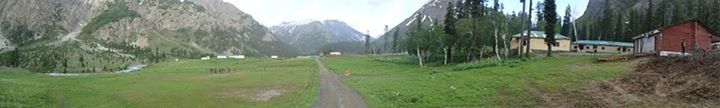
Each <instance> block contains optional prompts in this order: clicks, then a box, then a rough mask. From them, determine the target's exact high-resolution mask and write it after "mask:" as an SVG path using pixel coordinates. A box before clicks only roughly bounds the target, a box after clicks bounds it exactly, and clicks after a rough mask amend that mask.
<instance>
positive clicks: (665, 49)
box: [633, 20, 719, 56]
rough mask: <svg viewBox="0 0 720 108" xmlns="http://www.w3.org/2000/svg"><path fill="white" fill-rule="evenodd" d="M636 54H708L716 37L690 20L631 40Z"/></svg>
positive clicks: (707, 29) (700, 24) (701, 24)
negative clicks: (633, 42)
mask: <svg viewBox="0 0 720 108" xmlns="http://www.w3.org/2000/svg"><path fill="white" fill-rule="evenodd" d="M633 39H634V40H635V53H636V54H657V55H660V56H668V55H689V54H690V52H708V51H711V50H713V45H712V44H713V43H712V42H714V41H717V40H718V39H719V38H718V35H717V33H714V32H713V31H712V30H711V29H710V28H709V27H708V26H706V25H705V24H703V23H702V22H700V21H698V20H690V21H686V22H682V23H678V24H674V25H670V26H667V27H663V28H660V29H657V30H652V31H650V32H648V33H645V34H642V35H640V36H637V37H635V38H633Z"/></svg>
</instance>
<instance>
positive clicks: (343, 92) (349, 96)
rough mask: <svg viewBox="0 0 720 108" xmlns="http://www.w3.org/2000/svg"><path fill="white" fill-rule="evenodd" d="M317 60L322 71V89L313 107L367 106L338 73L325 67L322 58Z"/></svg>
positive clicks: (342, 107) (360, 107)
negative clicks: (343, 81) (341, 79)
mask: <svg viewBox="0 0 720 108" xmlns="http://www.w3.org/2000/svg"><path fill="white" fill-rule="evenodd" d="M315 62H317V64H318V70H319V72H320V91H318V97H319V98H318V100H317V101H315V104H314V105H313V108H367V104H365V101H364V100H363V99H362V97H361V96H360V95H359V94H357V92H355V91H353V90H352V89H350V87H348V86H347V85H345V84H343V83H342V82H341V81H340V77H339V76H338V75H337V74H335V73H333V72H330V71H329V70H328V69H327V68H325V65H324V64H323V63H322V61H320V58H316V59H315Z"/></svg>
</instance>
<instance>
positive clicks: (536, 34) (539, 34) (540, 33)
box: [512, 31, 570, 39]
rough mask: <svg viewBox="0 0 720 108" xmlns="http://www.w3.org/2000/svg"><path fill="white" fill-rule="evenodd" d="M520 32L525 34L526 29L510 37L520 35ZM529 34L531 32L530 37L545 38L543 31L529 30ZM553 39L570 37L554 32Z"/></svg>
mask: <svg viewBox="0 0 720 108" xmlns="http://www.w3.org/2000/svg"><path fill="white" fill-rule="evenodd" d="M521 34H522V36H526V34H527V31H526V32H522V33H519V34H515V35H513V36H512V37H520V36H521ZM530 34H531V35H530V37H531V38H545V37H546V36H545V32H544V31H530ZM555 39H570V38H568V37H567V36H564V35H560V34H555Z"/></svg>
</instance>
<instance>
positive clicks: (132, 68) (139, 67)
mask: <svg viewBox="0 0 720 108" xmlns="http://www.w3.org/2000/svg"><path fill="white" fill-rule="evenodd" d="M146 66H147V65H142V64H134V65H130V66H127V68H125V70H121V71H117V72H105V73H45V75H48V76H88V75H105V74H124V73H132V72H137V71H140V70H142V69H143V68H145V67H146Z"/></svg>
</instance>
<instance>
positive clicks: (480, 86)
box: [324, 56, 632, 108]
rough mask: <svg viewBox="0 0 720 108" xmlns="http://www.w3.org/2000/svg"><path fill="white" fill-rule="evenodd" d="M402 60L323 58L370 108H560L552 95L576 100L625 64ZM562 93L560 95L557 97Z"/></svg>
mask: <svg viewBox="0 0 720 108" xmlns="http://www.w3.org/2000/svg"><path fill="white" fill-rule="evenodd" d="M405 58H406V57H405V56H396V57H367V56H346V57H330V58H326V59H324V61H325V64H326V65H327V66H328V68H330V69H331V70H334V71H335V72H337V73H338V74H343V73H344V72H345V71H350V72H352V75H351V76H350V77H346V78H345V80H344V81H345V83H347V84H348V85H350V86H351V87H352V88H353V89H355V90H357V91H358V92H360V95H362V96H363V97H364V99H365V101H366V102H367V103H368V106H370V107H382V108H385V107H390V108H394V107H409V106H412V107H533V106H535V107H537V106H563V103H560V102H557V101H555V100H556V99H554V98H558V97H556V96H557V95H571V96H578V95H582V94H576V93H575V92H565V90H568V89H570V90H572V89H575V90H580V89H582V88H584V87H586V85H587V84H589V83H592V82H596V81H602V80H607V79H610V78H614V77H619V76H621V75H623V74H624V73H626V72H629V71H630V70H631V68H632V66H631V65H630V63H628V62H615V63H593V61H594V59H595V58H596V57H593V56H572V57H550V58H537V59H531V60H527V61H523V62H520V63H519V64H517V65H514V66H494V67H487V68H481V69H471V70H464V71H453V69H452V68H453V67H452V66H441V67H428V68H418V67H419V66H417V65H415V64H413V63H412V62H404V61H403V60H405ZM563 93H565V94H563Z"/></svg>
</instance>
